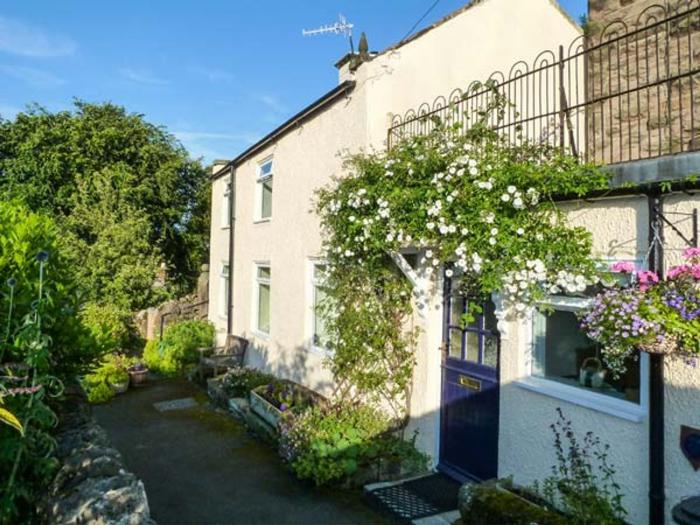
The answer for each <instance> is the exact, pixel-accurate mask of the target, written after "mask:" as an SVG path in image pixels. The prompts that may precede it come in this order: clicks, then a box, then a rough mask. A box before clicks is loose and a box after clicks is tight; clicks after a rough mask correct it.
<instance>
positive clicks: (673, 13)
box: [387, 0, 700, 164]
mask: <svg viewBox="0 0 700 525" xmlns="http://www.w3.org/2000/svg"><path fill="white" fill-rule="evenodd" d="M696 53H697V54H698V56H697V57H696ZM699 64H700V0H685V1H683V2H681V3H680V6H679V7H677V8H676V9H671V8H667V7H665V6H663V5H652V6H650V7H648V8H646V9H645V10H644V11H643V12H642V13H641V14H640V15H639V17H638V18H637V20H636V21H635V22H634V24H632V25H631V26H628V25H627V24H626V23H625V22H623V21H614V22H612V23H610V24H608V25H607V26H606V27H604V28H602V29H601V30H596V29H595V28H588V34H586V35H582V36H581V37H579V38H577V39H576V40H574V41H573V42H572V43H571V44H570V45H569V46H567V47H564V46H560V47H559V49H558V52H554V51H544V52H542V53H540V54H539V55H538V56H537V58H535V60H534V62H533V63H532V65H530V64H527V63H526V62H524V61H520V62H517V63H516V64H514V65H513V67H511V69H510V71H509V72H508V74H507V75H506V74H503V73H501V72H496V73H494V74H492V75H491V76H490V77H489V78H488V81H490V82H489V83H490V84H491V85H492V86H495V89H496V90H497V92H498V94H500V95H501V96H502V97H505V98H506V99H507V100H508V101H509V102H510V105H509V107H508V108H507V109H506V111H505V114H504V115H502V117H501V118H500V119H499V118H497V117H496V115H495V114H494V115H493V116H492V122H491V123H490V124H491V125H492V126H493V127H494V128H495V129H498V130H500V132H501V133H503V134H505V135H506V136H507V137H508V138H509V139H510V140H512V141H516V142H517V141H522V140H528V141H538V142H547V143H549V144H552V145H557V146H561V147H563V148H566V149H568V150H569V151H570V152H571V153H573V154H574V155H577V156H580V157H581V158H582V159H584V160H587V161H591V162H596V163H599V164H614V163H618V162H626V161H632V160H639V159H646V158H654V157H659V156H662V155H669V154H674V153H681V152H688V151H695V150H700V128H699V127H698V124H697V123H698V122H700V120H699V119H698V117H699V116H700V115H698V112H700V100H696V99H698V98H699V97H700V84H698V85H697V86H696V85H695V84H696V83H698V82H700V65H699ZM485 85H486V82H474V83H473V84H472V85H470V86H469V87H468V88H467V89H466V90H465V91H462V90H460V89H457V90H455V91H453V92H452V94H450V95H449V96H448V97H438V98H437V99H436V100H435V101H434V102H433V104H432V105H429V104H423V105H421V106H420V107H419V108H418V109H417V110H410V111H408V112H407V113H406V114H405V115H403V116H398V115H397V116H395V117H394V118H393V120H392V124H391V127H390V128H389V131H388V140H387V145H388V147H390V148H391V147H392V146H393V145H395V144H396V143H397V141H400V140H401V139H402V138H406V137H411V136H416V135H423V134H428V133H430V131H431V130H433V129H434V128H435V126H437V125H440V124H441V123H446V122H449V123H454V122H461V123H462V127H461V129H467V128H468V127H469V123H470V122H472V121H473V119H474V118H475V115H476V114H477V112H478V111H480V110H483V109H484V108H485V107H486V106H487V105H488V103H489V100H490V98H491V97H494V96H495V95H494V91H493V89H494V88H488V87H485Z"/></svg>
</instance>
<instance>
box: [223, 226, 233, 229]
mask: <svg viewBox="0 0 700 525" xmlns="http://www.w3.org/2000/svg"><path fill="white" fill-rule="evenodd" d="M221 229H222V230H230V229H231V226H222V227H221Z"/></svg>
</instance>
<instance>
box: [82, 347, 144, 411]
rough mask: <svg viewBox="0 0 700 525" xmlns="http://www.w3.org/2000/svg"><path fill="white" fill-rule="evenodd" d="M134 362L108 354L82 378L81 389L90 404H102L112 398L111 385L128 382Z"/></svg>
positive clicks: (131, 359)
mask: <svg viewBox="0 0 700 525" xmlns="http://www.w3.org/2000/svg"><path fill="white" fill-rule="evenodd" d="M134 364H136V360H135V359H133V358H129V357H126V356H125V355H123V354H108V355H106V356H105V357H104V358H103V359H102V362H101V363H100V365H99V366H97V367H95V369H94V370H92V371H91V372H90V373H89V374H87V375H86V376H85V377H84V378H83V387H84V388H85V391H86V392H87V395H88V401H90V402H91V403H104V402H105V401H109V400H110V399H112V397H114V391H113V390H112V388H111V386H112V385H118V384H121V383H126V382H128V381H129V367H130V366H132V365H134Z"/></svg>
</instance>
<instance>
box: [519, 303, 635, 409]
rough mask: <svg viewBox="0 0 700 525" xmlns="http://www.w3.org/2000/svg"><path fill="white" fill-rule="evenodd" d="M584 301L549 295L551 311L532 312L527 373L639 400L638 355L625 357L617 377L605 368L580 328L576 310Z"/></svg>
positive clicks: (620, 397)
mask: <svg viewBox="0 0 700 525" xmlns="http://www.w3.org/2000/svg"><path fill="white" fill-rule="evenodd" d="M587 304H588V302H587V299H584V298H552V300H551V302H549V303H548V305H547V306H550V307H551V308H552V310H551V311H549V312H547V311H536V312H535V313H534V316H533V321H532V332H533V341H532V360H531V375H532V376H534V377H539V378H543V379H547V380H550V381H555V382H557V383H563V384H566V385H569V386H573V387H576V388H581V389H585V390H588V391H593V392H596V393H599V394H603V395H606V396H612V397H615V398H619V399H623V400H626V401H631V402H633V403H639V402H640V358H639V356H635V357H633V358H630V359H629V360H628V362H627V363H626V366H627V370H626V372H625V373H624V374H622V375H621V376H619V377H615V376H614V375H613V374H612V372H610V371H609V370H607V369H606V367H605V362H604V361H603V359H602V358H601V348H600V345H598V344H597V343H595V342H594V341H592V340H591V339H589V338H588V337H587V336H586V334H585V333H584V332H583V331H582V330H581V328H580V324H579V320H578V317H577V312H578V311H580V310H581V309H582V308H584V307H586V306H587Z"/></svg>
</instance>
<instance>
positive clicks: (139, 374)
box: [127, 362, 148, 387]
mask: <svg viewBox="0 0 700 525" xmlns="http://www.w3.org/2000/svg"><path fill="white" fill-rule="evenodd" d="M127 372H128V373H129V385H131V386H132V387H139V386H143V385H144V384H145V383H146V381H147V379H148V368H147V367H146V365H144V364H143V363H141V362H136V363H134V364H133V365H131V366H130V367H129V368H128V369H127Z"/></svg>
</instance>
